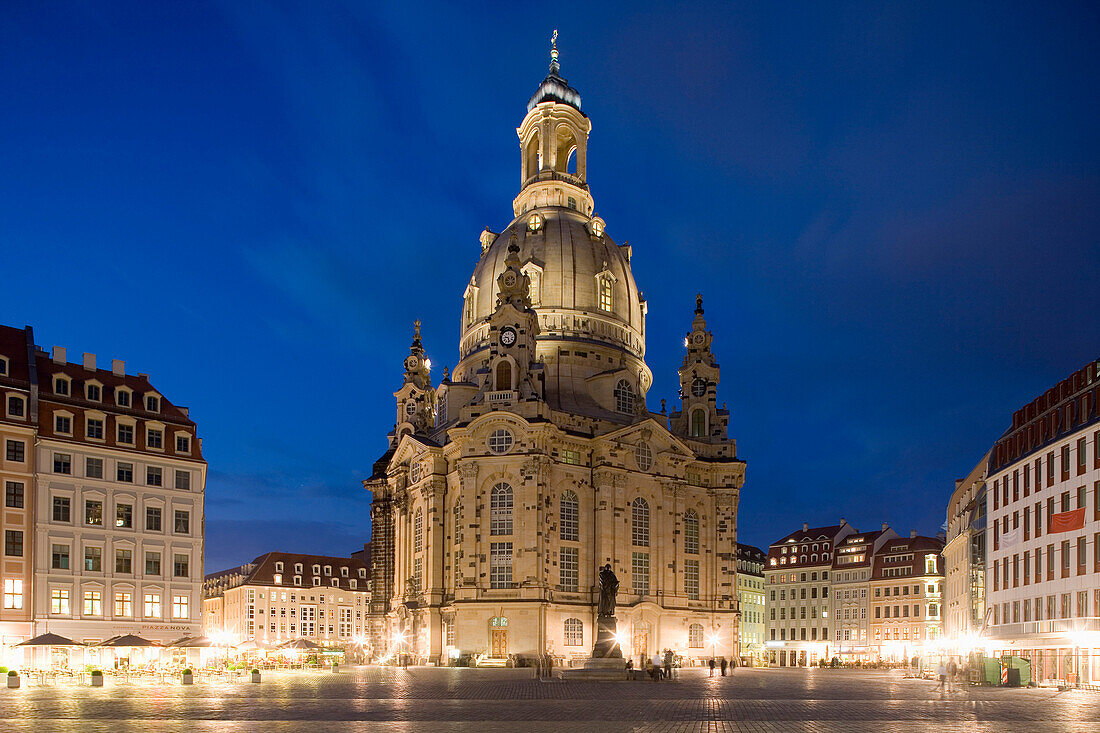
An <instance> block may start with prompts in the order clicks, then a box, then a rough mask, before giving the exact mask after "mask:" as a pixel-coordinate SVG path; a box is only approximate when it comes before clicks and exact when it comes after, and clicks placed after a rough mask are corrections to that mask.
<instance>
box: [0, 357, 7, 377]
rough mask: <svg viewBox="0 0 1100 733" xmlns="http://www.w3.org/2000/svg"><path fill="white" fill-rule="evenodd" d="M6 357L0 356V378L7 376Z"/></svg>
mask: <svg viewBox="0 0 1100 733" xmlns="http://www.w3.org/2000/svg"><path fill="white" fill-rule="evenodd" d="M8 368H9V367H8V357H6V356H0V377H6V376H8Z"/></svg>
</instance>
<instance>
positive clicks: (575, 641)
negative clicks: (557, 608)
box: [565, 618, 584, 646]
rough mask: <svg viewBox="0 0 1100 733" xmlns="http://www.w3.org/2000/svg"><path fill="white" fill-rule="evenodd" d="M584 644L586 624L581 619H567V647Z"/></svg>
mask: <svg viewBox="0 0 1100 733" xmlns="http://www.w3.org/2000/svg"><path fill="white" fill-rule="evenodd" d="M583 644H584V624H582V623H581V620H580V619H579V618H567V619H565V646H581V645H583Z"/></svg>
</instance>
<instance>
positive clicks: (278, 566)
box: [275, 562, 283, 573]
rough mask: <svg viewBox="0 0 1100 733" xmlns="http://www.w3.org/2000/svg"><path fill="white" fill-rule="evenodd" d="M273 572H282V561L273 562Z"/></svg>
mask: <svg viewBox="0 0 1100 733" xmlns="http://www.w3.org/2000/svg"><path fill="white" fill-rule="evenodd" d="M275 572H277V573H281V572H283V564H282V562H277V563H275Z"/></svg>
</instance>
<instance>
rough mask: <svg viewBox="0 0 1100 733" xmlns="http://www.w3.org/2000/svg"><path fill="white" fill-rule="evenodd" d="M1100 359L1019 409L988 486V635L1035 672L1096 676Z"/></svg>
mask: <svg viewBox="0 0 1100 733" xmlns="http://www.w3.org/2000/svg"><path fill="white" fill-rule="evenodd" d="M1098 399H1100V361H1097V362H1094V363H1091V364H1088V365H1086V366H1085V367H1084V368H1082V369H1079V370H1078V371H1076V372H1074V373H1073V374H1071V375H1070V376H1069V377H1067V378H1066V379H1063V380H1062V381H1060V382H1058V383H1057V384H1055V385H1053V386H1052V387H1051V388H1050V389H1048V390H1046V391H1045V392H1044V393H1043V394H1041V395H1039V396H1038V397H1037V398H1035V399H1034V400H1032V401H1031V402H1029V403H1028V404H1026V405H1024V406H1023V407H1021V408H1020V409H1018V410H1016V411H1015V412H1014V413H1013V415H1012V424H1011V426H1010V427H1009V428H1008V430H1006V431H1005V433H1004V434H1003V435H1002V436H1001V438H1000V439H999V440H998V441H997V442H996V443H995V444H994V446H993V449H992V451H991V453H990V456H989V463H988V470H987V474H988V475H987V478H986V485H987V486H988V499H987V505H988V510H989V526H988V528H987V530H986V548H987V555H988V561H987V568H986V599H987V603H988V605H989V607H990V608H991V609H992V615H991V625H990V626H989V629H988V632H987V637H988V638H989V639H991V640H992V642H991V646H992V647H993V648H994V649H995V650H997V651H999V652H1000V653H1003V654H1012V655H1016V656H1022V657H1025V658H1027V659H1029V660H1030V661H1031V670H1032V677H1033V679H1036V680H1040V681H1060V682H1068V683H1071V684H1072V683H1077V682H1091V681H1093V680H1096V679H1098V678H1100V410H1098V406H1097V400H1098Z"/></svg>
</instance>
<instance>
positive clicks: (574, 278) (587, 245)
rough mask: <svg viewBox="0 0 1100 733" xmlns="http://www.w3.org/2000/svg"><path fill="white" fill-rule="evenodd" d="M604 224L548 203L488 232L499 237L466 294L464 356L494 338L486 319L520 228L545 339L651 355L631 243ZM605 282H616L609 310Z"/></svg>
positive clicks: (486, 252) (641, 356) (518, 240)
mask: <svg viewBox="0 0 1100 733" xmlns="http://www.w3.org/2000/svg"><path fill="white" fill-rule="evenodd" d="M532 216H537V217H540V218H541V224H540V225H539V226H538V227H537V228H532V227H531V226H530V220H531V217H532ZM593 222H596V224H597V226H596V228H594V227H593ZM602 227H603V222H602V220H599V219H598V218H597V219H593V218H591V217H588V216H586V215H585V214H583V213H581V212H580V211H575V210H573V209H570V208H568V207H557V206H549V207H539V208H537V209H534V210H531V211H527V212H525V213H523V214H521V215H520V216H519V217H517V218H516V219H514V220H513V221H512V223H511V224H509V225H508V226H507V227H506V228H505V229H504V231H502V232H501V233H500V234H497V235H492V233H491V232H486V233H485V235H484V238H483V242H485V241H488V240H489V238H490V237H494V238H493V239H492V241H491V243H490V244H489V245H488V247H486V248H485V250H484V251H483V253H482V256H481V260H480V261H479V262H478V264H477V266H476V267H475V268H474V274H473V277H472V278H471V279H470V281H469V285H468V287H467V290H466V293H465V295H464V297H465V299H466V300H465V305H464V308H463V315H462V339H461V341H460V344H459V352H460V355H461V356H462V357H463V358H465V357H466V356H467V355H468V354H470V353H472V352H474V351H477V350H478V349H480V348H482V347H484V346H486V345H487V344H488V326H487V323H486V319H488V317H489V316H490V315H491V314H492V313H493V311H494V310H495V308H496V298H497V276H498V275H500V274H501V272H503V271H504V269H505V267H506V266H505V263H504V260H505V257H507V255H508V244H509V242H510V241H511V239H512V236H513V234H514V235H515V238H516V244H517V245H519V249H520V252H519V260H520V262H521V263H522V269H523V270H524V272H525V273H527V274H528V276H529V277H530V278H531V299H532V305H533V307H534V309H535V312H536V313H538V317H539V329H540V334H539V339H540V341H544V340H579V341H586V342H589V343H592V342H596V343H602V344H606V345H608V346H611V347H614V348H617V349H621V350H623V351H625V352H627V353H628V354H631V355H633V356H635V357H637V358H638V359H640V360H641V359H644V357H645V311H644V308H645V304H644V301H643V300H642V299H641V294H640V293H639V292H638V286H637V284H636V283H635V282H634V275H633V273H632V272H631V270H630V247H629V246H620V245H618V244H616V243H615V242H614V241H613V240H612V239H611V237H609V236H608V235H607V234H606V233H604V232H602ZM593 231H599V232H600V236H597V235H596V234H594V233H593ZM604 281H608V282H609V287H610V294H611V307H610V309H607V308H606V307H601V302H600V284H601V282H604ZM605 287H606V286H605ZM605 297H606V295H605ZM604 305H606V303H604Z"/></svg>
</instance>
